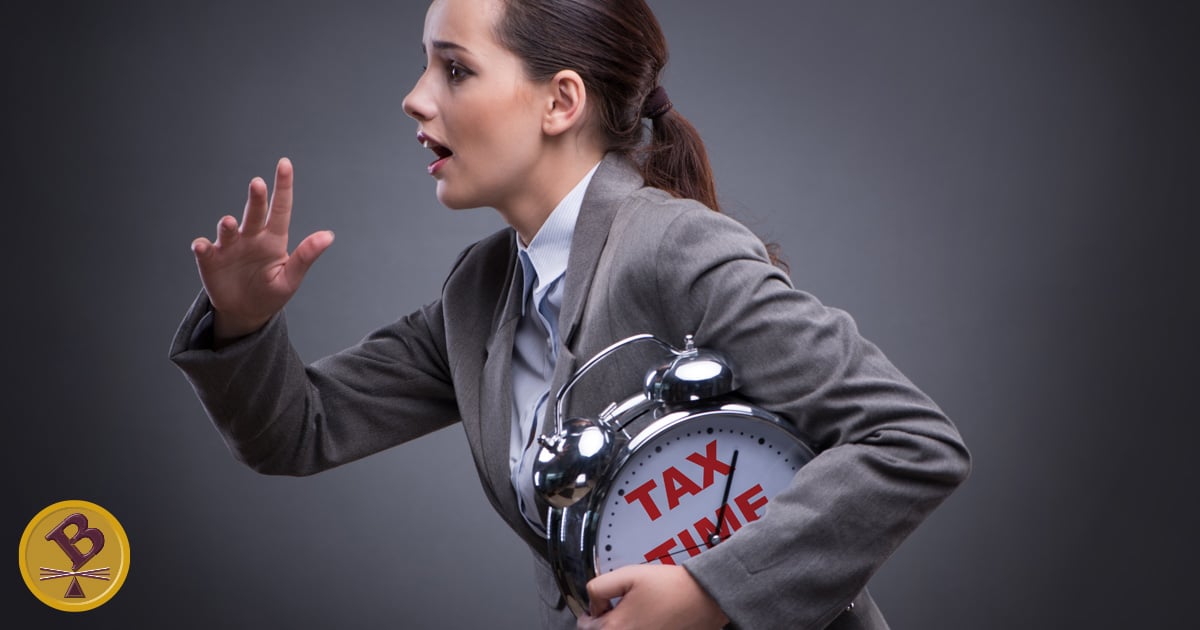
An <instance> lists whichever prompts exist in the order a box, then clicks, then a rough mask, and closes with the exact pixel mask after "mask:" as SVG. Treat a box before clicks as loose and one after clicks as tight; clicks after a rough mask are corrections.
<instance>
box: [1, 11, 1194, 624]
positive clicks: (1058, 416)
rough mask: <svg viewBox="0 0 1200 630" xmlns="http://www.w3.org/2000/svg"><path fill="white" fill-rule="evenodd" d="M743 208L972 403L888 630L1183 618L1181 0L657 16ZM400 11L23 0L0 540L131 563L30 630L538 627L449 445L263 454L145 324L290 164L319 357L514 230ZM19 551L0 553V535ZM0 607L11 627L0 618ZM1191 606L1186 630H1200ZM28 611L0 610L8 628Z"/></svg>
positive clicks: (1187, 276)
mask: <svg viewBox="0 0 1200 630" xmlns="http://www.w3.org/2000/svg"><path fill="white" fill-rule="evenodd" d="M652 4H653V6H654V8H655V9H656V11H658V13H659V16H660V18H661V20H662V22H663V25H664V27H665V29H666V32H667V35H668V39H669V41H670V43H671V45H672V51H673V61H672V63H671V65H670V67H669V71H668V74H667V78H666V86H667V88H668V89H669V91H670V94H671V97H672V99H673V100H674V102H675V103H676V105H677V107H678V109H679V111H681V112H683V113H684V114H685V115H687V116H689V117H690V118H691V119H692V120H693V121H694V122H695V124H696V126H697V127H698V128H699V129H700V131H701V133H702V134H703V136H704V137H705V139H706V140H707V142H708V146H709V149H710V152H711V155H712V159H713V162H714V167H715V169H716V173H717V177H718V183H719V192H720V196H721V198H722V200H723V201H724V203H725V204H726V206H727V208H728V209H729V210H730V211H731V212H732V213H733V214H734V215H735V216H738V217H739V218H740V219H742V220H743V221H744V222H746V223H747V224H748V225H750V226H751V227H752V228H753V229H755V230H756V231H758V232H759V233H760V234H761V235H762V236H764V237H765V238H767V239H769V240H773V241H776V242H778V243H780V244H781V245H782V246H783V250H784V254H785V257H786V258H787V260H788V261H789V262H790V263H791V267H792V270H793V276H794V278H795V280H796V282H797V284H798V285H800V286H801V287H803V288H805V289H807V290H810V291H812V292H813V293H815V294H817V295H818V296H820V297H821V298H822V299H823V300H824V301H825V302H826V303H828V304H831V305H835V306H838V307H841V308H844V309H846V310H848V311H849V312H851V313H852V314H853V315H854V316H855V317H856V319H857V321H858V323H859V324H860V327H861V329H862V330H863V331H864V333H865V334H866V335H867V336H868V337H869V338H871V339H872V340H874V341H875V342H877V343H878V344H879V345H880V346H882V347H883V348H884V350H885V351H886V352H887V353H888V354H889V356H890V357H891V358H892V359H893V360H894V361H895V363H897V364H898V365H899V366H900V367H901V369H903V370H904V371H905V372H906V373H907V374H908V375H909V376H910V377H911V378H912V379H913V380H914V381H916V383H917V384H918V385H920V386H921V387H922V388H924V389H925V390H926V391H928V392H929V393H930V394H931V395H932V396H933V397H934V398H935V399H936V400H938V401H939V402H940V403H941V404H942V406H943V407H944V408H945V409H946V410H947V412H948V413H949V414H950V415H951V417H952V418H954V419H955V420H956V422H957V423H958V426H959V428H960V429H961V430H962V433H963V435H964V436H965V438H966V440H967V442H968V444H969V446H970V447H971V449H972V451H973V453H974V455H975V462H976V463H975V470H974V474H973V476H972V478H971V479H970V480H969V481H968V482H967V484H966V485H965V486H963V487H962V489H961V490H959V492H958V493H957V494H955V495H954V496H953V497H952V498H951V499H950V500H949V501H948V502H947V503H946V504H945V505H944V506H943V507H942V508H941V510H939V511H938V512H937V513H935V514H934V515H933V517H932V518H930V519H929V520H928V521H927V523H926V524H925V525H924V526H923V527H922V528H921V529H920V530H919V531H918V532H917V533H916V534H915V535H914V536H913V537H912V538H911V539H910V540H909V541H908V542H907V543H906V544H905V545H904V546H903V547H902V548H901V549H900V550H899V552H898V553H897V554H896V555H895V556H894V557H893V558H892V560H891V561H890V562H889V563H888V564H887V565H886V566H885V567H884V569H883V570H882V571H881V572H880V574H879V575H878V576H877V577H876V579H875V580H874V581H873V583H872V589H873V591H874V593H875V594H876V596H877V598H878V599H879V601H880V603H881V605H882V606H883V608H884V610H885V611H886V612H887V614H888V616H889V619H890V620H891V622H892V624H893V626H894V627H896V628H948V629H959V628H1064V627H1079V628H1082V627H1088V628H1103V627H1108V628H1127V627H1170V626H1171V625H1172V624H1171V623H1170V620H1171V619H1172V618H1176V617H1179V616H1180V615H1181V612H1180V611H1182V610H1185V609H1186V608H1185V607H1186V605H1187V604H1186V602H1187V601H1189V597H1190V596H1191V592H1190V591H1191V590H1192V589H1190V588H1187V587H1194V586H1195V585H1196V578H1195V575H1194V571H1193V566H1194V564H1195V561H1196V560H1197V557H1196V555H1197V554H1196V548H1195V545H1194V543H1193V542H1192V541H1193V538H1194V532H1195V531H1197V529H1198V525H1200V523H1198V522H1197V517H1196V510H1195V507H1194V504H1195V502H1196V496H1197V493H1196V490H1195V487H1194V482H1195V480H1196V478H1197V476H1196V474H1195V473H1194V472H1193V461H1194V458H1192V457H1190V453H1189V450H1190V449H1189V448H1188V447H1189V446H1190V439H1191V437H1192V436H1194V435H1195V429H1194V428H1193V425H1194V424H1195V422H1196V420H1197V417H1196V416H1197V414H1196V413H1195V411H1194V410H1192V408H1191V406H1190V405H1186V404H1185V403H1188V402H1190V401H1191V400H1192V398H1193V397H1192V396H1191V391H1192V388H1193V387H1194V386H1193V381H1195V380H1196V376H1197V370H1196V368H1195V361H1194V356H1195V352H1196V338H1195V334H1194V329H1193V328H1192V325H1193V324H1194V323H1195V322H1196V319H1197V308H1196V300H1195V297H1194V293H1195V287H1196V282H1195V281H1194V280H1193V275H1194V273H1195V269H1196V268H1197V266H1196V264H1195V262H1196V261H1195V256H1194V255H1193V254H1191V253H1190V251H1191V247H1192V243H1193V242H1194V240H1195V232H1196V227H1197V226H1196V220H1195V219H1194V217H1193V213H1194V212H1195V210H1196V207H1197V204H1196V201H1197V195H1196V183H1195V182H1196V177H1197V175H1198V174H1200V168H1198V167H1200V160H1198V159H1197V150H1196V146H1197V144H1196V141H1197V125H1196V123H1195V117H1196V111H1197V109H1196V104H1197V103H1196V99H1195V90H1194V85H1195V82H1196V78H1195V77H1196V75H1195V72H1196V63H1195V62H1196V59H1197V55H1196V52H1197V51H1196V47H1195V45H1194V44H1193V43H1192V40H1194V38H1195V33H1196V32H1197V26H1198V21H1197V19H1196V12H1195V11H1194V10H1191V9H1190V7H1189V6H1188V5H1190V3H1184V2H1180V3H1167V2H1159V3H1154V2H1149V3H1147V2H1132V1H1131V2H1125V3H1097V2H1044V1H1030V2H959V1H944V2H943V1H938V2H911V3H893V2H837V3H834V2H767V1H748V2H727V1H715V0H714V1H706V2H698V1H696V0H676V1H671V0H658V1H655V2H652ZM423 13H424V3H423V2H415V1H410V0H404V1H398V0H394V1H392V2H381V1H380V2H370V1H358V2H341V3H336V4H335V3H319V2H295V1H291V2H283V1H279V2H265V1H258V2H213V1H204V2H111V3H91V2H88V3H84V2H77V3H71V2H52V1H50V2H8V3H5V4H4V8H3V9H0V24H2V26H0V29H2V35H3V38H2V40H3V42H4V43H3V47H4V60H5V68H6V72H5V77H6V81H5V90H4V92H5V94H6V97H5V99H4V105H3V107H4V114H5V115H4V117H3V129H4V147H5V152H4V153H5V157H4V165H3V166H4V168H3V191H4V194H3V201H2V202H0V203H3V206H4V214H3V216H4V227H5V230H4V236H3V244H2V245H0V256H3V258H2V260H0V273H2V274H3V287H4V309H3V315H0V317H3V320H2V326H3V327H2V330H3V331H4V333H5V339H4V349H5V352H4V357H5V359H6V360H5V361H4V365H3V370H4V372H3V376H4V378H3V383H4V385H3V387H4V389H3V397H4V401H5V411H6V413H5V414H4V415H5V423H4V424H5V429H4V433H3V444H4V446H3V448H4V453H5V455H6V456H5V457H4V458H3V460H2V464H0V466H2V468H0V473H2V477H3V479H4V481H3V483H4V494H3V498H4V505H3V507H2V508H0V509H2V510H3V513H4V521H3V530H0V534H2V536H0V538H5V539H6V540H8V544H11V545H12V546H13V547H16V546H17V542H18V540H19V538H20V535H21V532H22V530H23V528H24V526H25V524H26V523H27V521H28V520H29V519H30V518H32V517H33V515H34V514H36V513H37V512H38V511H39V510H40V509H41V508H43V507H45V506H46V505H49V504H50V503H53V502H55V501H59V500H63V499H68V498H80V499H87V500H91V501H95V502H97V503H99V504H101V505H103V506H105V507H106V508H108V509H109V510H111V511H112V512H113V513H115V514H116V516H117V517H118V518H119V519H121V521H122V522H123V524H124V526H125V528H126V530H127V531H128V533H129V536H130V538H131V545H132V550H133V556H132V570H131V574H130V577H129V580H128V582H127V583H126V584H125V586H124V589H123V590H122V591H121V592H120V593H119V594H118V595H117V596H116V597H115V598H114V599H113V600H112V601H110V602H109V603H108V604H106V605H104V606H103V607H101V608H99V609H97V610H94V611H92V612H89V613H83V614H76V615H72V614H68V613H61V612H58V611H55V610H51V609H50V608H47V607H45V606H43V605H42V604H41V603H39V602H38V601H37V600H35V599H34V598H33V597H32V596H31V595H30V594H29V593H28V591H27V590H26V588H25V586H24V585H23V584H22V582H21V578H20V577H19V574H18V571H17V567H16V563H13V565H10V570H9V572H8V576H9V577H8V579H7V581H5V582H3V588H0V598H3V602H4V605H3V610H4V611H5V612H4V614H5V615H6V616H7V617H10V618H15V619H16V620H18V621H20V622H21V627H39V628H67V627H70V628H74V627H89V628H90V627H123V626H125V625H127V624H128V625H133V626H138V627H166V626H172V627H197V628H203V627H249V626H261V627H284V626H293V627H380V626H385V625H391V626H396V627H470V626H491V627H523V626H527V625H530V624H531V623H532V620H533V614H534V605H535V600H536V596H535V595H534V594H533V591H532V587H531V584H530V575H531V568H530V560H529V559H528V554H527V552H526V551H525V550H524V549H523V548H521V545H520V543H519V542H518V540H517V539H516V537H515V536H513V535H512V534H510V533H509V532H508V531H506V530H505V529H504V528H503V527H502V524H501V521H500V519H499V518H498V517H496V516H495V515H494V514H493V513H492V512H491V510H490V507H489V506H488V504H487V501H486V500H485V499H484V497H483V496H482V493H481V491H480V489H479V487H478V481H477V479H476V474H475V472H474V470H473V467H472V464H471V460H470V456H469V454H468V452H467V447H466V442H465V440H464V439H463V437H462V434H461V431H460V430H459V429H458V428H457V427H454V428H450V429H447V430H444V431H441V432H439V433H436V434H434V435H430V436H428V437H426V438H424V439H422V440H419V441H417V442H415V443H412V444H408V445H404V446H400V447H398V448H394V449H391V450H389V451H386V452H384V453H382V454H379V455H376V456H374V457H371V458H368V459H366V460H364V461H360V462H356V463H353V464H350V465H347V466H345V467H343V468H341V469H338V470H334V471H330V472H328V473H324V474H321V475H318V476H316V477H312V478H307V479H291V478H271V477H263V476H258V475H256V474H255V473H253V472H251V471H250V470H248V469H246V468H243V467H242V466H241V465H239V464H238V463H236V462H235V461H234V460H233V458H232V457H231V456H230V455H229V453H228V452H227V451H226V449H225V447H224V445H223V444H222V442H221V440H220V438H219V437H218V435H217V433H216V432H215V431H214V430H213V429H212V428H211V427H210V426H209V423H208V420H207V419H206V418H205V416H204V413H203V411H202V410H201V408H200V405H199V404H198V403H197V401H196V400H195V398H194V397H193V395H192V392H191V390H190V389H189V387H188V385H187V383H186V382H185V381H184V379H183V378H182V377H181V375H180V374H179V373H178V372H177V371H176V370H175V368H174V367H172V366H171V364H170V363H169V362H168V361H167V357H166V354H167V345H168V342H169V340H170V338H171V335H172V333H173V332H174V329H175V326H176V324H177V322H178V321H179V319H180V317H181V316H182V315H183V312H184V310H185V308H186V306H187V305H188V303H189V301H190V300H191V299H192V297H193V296H194V294H195V292H196V290H197V288H198V287H199V282H198V279H197V276H196V273H195V269H194V266H193V262H192V258H191V254H190V252H189V249H188V244H189V242H190V241H191V240H192V239H193V238H194V237H196V236H199V235H211V234H212V233H213V230H214V226H215V223H216V221H217V219H218V218H219V217H220V216H221V215H222V214H224V213H233V214H235V215H240V209H241V206H242V203H243V199H244V190H245V185H246V182H247V181H248V180H249V178H250V177H251V176H253V175H263V176H267V177H268V179H269V176H270V173H271V168H272V167H273V165H274V163H275V160H276V159H277V158H278V157H279V156H281V155H287V156H290V157H291V158H292V159H293V160H294V162H295V165H296V173H297V182H298V190H297V205H296V215H295V225H294V232H298V233H308V232H309V231H312V230H315V229H322V228H331V229H333V230H335V231H336V232H337V235H338V239H337V243H336V244H335V245H334V246H333V248H332V249H331V250H330V251H329V252H328V253H327V254H326V255H325V257H324V258H322V260H321V261H320V263H319V264H318V265H317V266H316V267H315V268H314V270H313V272H312V273H311V275H310V276H309V278H308V280H307V281H306V283H305V286H304V287H303V289H302V290H301V292H300V294H299V295H298V296H297V297H296V299H295V300H294V301H293V302H292V304H291V305H290V306H289V314H290V321H291V325H292V331H293V333H294V343H295V345H296V346H297V348H298V349H299V351H300V352H301V354H302V355H303V356H304V357H306V358H307V359H315V358H318V357H320V356H322V355H324V354H326V353H329V352H332V351H335V350H337V349H340V348H342V347H345V346H347V345H349V344H352V343H354V342H355V341H357V340H358V339H359V338H360V337H361V336H362V335H363V334H365V333H366V332H367V331H369V330H371V329H373V328H374V327H376V326H379V325H382V324H384V323H387V322H389V321H391V320H393V319H394V318H396V317H398V316H400V315H402V314H405V313H407V312H409V311H411V310H413V309H415V308H417V307H418V306H420V305H421V304H423V303H425V302H426V301H428V300H430V299H433V298H434V297H435V296H436V295H437V292H438V290H439V287H440V286H441V282H442V279H443V277H444V275H445V273H446V272H447V271H448V269H449V265H450V263H451V262H452V261H453V259H454V256H455V255H456V253H457V252H458V251H459V250H460V249H461V248H462V247H464V246H465V245H467V244H468V243H470V242H471V241H473V240H475V239H477V238H480V237H482V236H484V235H486V234H488V233H490V232H491V231H492V230H494V229H497V228H498V227H501V223H500V221H499V219H498V217H497V216H496V215H495V213H494V212H493V211H491V210H477V211H470V212H451V211H448V210H446V209H444V208H442V207H441V206H440V205H439V204H438V203H437V201H436V199H435V198H434V195H433V183H432V182H431V181H430V180H429V178H428V176H427V175H425V173H424V165H425V163H426V162H427V161H428V160H429V155H428V152H427V151H425V150H423V149H421V148H419V147H418V146H417V145H416V143H415V142H414V141H413V133H414V129H415V125H414V123H413V122H412V121H410V120H408V119H407V118H405V116H404V115H403V112H402V111H401V105H400V104H401V99H402V97H403V96H404V94H405V93H406V92H407V90H408V88H409V87H410V86H411V84H412V82H413V81H414V80H415V78H416V77H417V75H418V73H419V71H420V67H421V65H422V62H423V60H422V58H421V54H420V46H419V41H420V35H421V28H422V19H423ZM10 549H11V547H10ZM6 625H7V622H6ZM1185 625H1186V624H1185ZM9 627H15V626H9Z"/></svg>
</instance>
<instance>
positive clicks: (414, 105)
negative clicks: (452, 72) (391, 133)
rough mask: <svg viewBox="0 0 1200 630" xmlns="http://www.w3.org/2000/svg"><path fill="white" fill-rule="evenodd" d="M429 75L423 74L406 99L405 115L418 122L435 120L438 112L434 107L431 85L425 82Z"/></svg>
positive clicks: (404, 105)
mask: <svg viewBox="0 0 1200 630" xmlns="http://www.w3.org/2000/svg"><path fill="white" fill-rule="evenodd" d="M428 74H429V73H428V72H425V73H422V74H421V76H420V77H419V78H418V79H417V84H416V85H414V86H413V88H412V90H410V91H409V93H408V95H407V96H405V97H404V103H403V107H404V113H405V114H408V116H409V118H412V119H414V120H417V121H426V120H429V119H431V118H433V116H434V112H435V111H436V110H435V108H434V105H433V97H432V95H431V94H430V90H429V84H428V82H427V81H426V80H425V77H426V76H427V75H428Z"/></svg>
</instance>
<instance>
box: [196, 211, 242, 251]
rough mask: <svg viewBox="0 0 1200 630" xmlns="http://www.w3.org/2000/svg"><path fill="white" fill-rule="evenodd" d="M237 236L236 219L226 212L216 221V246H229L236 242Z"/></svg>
mask: <svg viewBox="0 0 1200 630" xmlns="http://www.w3.org/2000/svg"><path fill="white" fill-rule="evenodd" d="M238 237H239V234H238V224H237V219H234V218H233V217H231V216H229V215H228V214H227V215H225V216H223V217H221V220H220V221H217V242H216V246H217V247H229V246H230V245H233V244H234V243H236V242H237V240H238ZM193 242H195V241H193Z"/></svg>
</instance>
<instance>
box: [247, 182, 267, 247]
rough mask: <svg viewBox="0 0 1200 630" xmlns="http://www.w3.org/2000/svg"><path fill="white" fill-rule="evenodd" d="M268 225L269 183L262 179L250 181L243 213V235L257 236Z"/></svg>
mask: <svg viewBox="0 0 1200 630" xmlns="http://www.w3.org/2000/svg"><path fill="white" fill-rule="evenodd" d="M266 223H267V183H266V182H264V181H263V179H262V178H261V177H255V178H254V179H252V180H250V190H249V191H248V192H247V193H246V209H245V210H244V211H243V212H242V233H243V234H248V235H250V234H257V233H258V232H259V231H261V230H262V229H263V227H264V226H266Z"/></svg>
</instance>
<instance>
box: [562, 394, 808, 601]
mask: <svg viewBox="0 0 1200 630" xmlns="http://www.w3.org/2000/svg"><path fill="white" fill-rule="evenodd" d="M644 401H645V398H644V397H641V398H640V399H638V398H635V399H630V400H629V401H626V403H625V404H622V405H620V406H618V407H616V408H615V411H613V412H610V413H611V414H612V421H613V422H614V423H615V424H616V425H617V426H621V427H624V426H628V425H630V424H644V425H645V427H644V428H643V429H642V430H641V431H639V432H638V433H637V434H636V435H634V436H629V435H628V434H627V433H625V432H624V431H621V432H618V433H617V434H616V435H617V437H616V438H615V442H614V444H613V447H614V448H615V449H616V450H615V453H616V455H615V457H614V459H613V460H612V464H611V466H609V467H608V469H607V470H606V471H605V472H604V473H603V475H602V478H601V481H600V482H599V483H598V484H596V488H595V490H594V491H592V492H591V493H590V494H589V495H588V496H587V498H586V499H585V500H580V501H578V502H577V503H575V504H573V505H570V506H568V507H565V508H553V509H551V510H550V514H549V522H548V526H549V527H548V530H549V551H550V558H551V563H552V566H553V568H554V570H555V574H556V576H557V578H558V580H559V586H560V588H561V590H562V592H563V594H564V596H565V597H566V599H567V603H568V604H569V605H570V607H571V609H572V610H573V611H574V612H575V614H576V615H579V614H581V613H583V612H586V611H587V608H588V602H587V589H586V585H587V582H588V581H589V580H591V579H592V578H594V577H596V576H597V575H601V574H603V573H607V572H610V571H613V570H615V569H617V568H620V567H623V566H626V565H631V564H643V563H657V564H680V563H682V562H683V561H685V560H686V559H687V558H690V557H693V556H697V555H700V554H701V553H703V552H705V551H707V550H708V549H711V548H713V547H715V546H717V545H719V544H721V543H722V542H723V541H724V540H727V539H728V538H730V537H731V536H736V535H737V532H738V530H740V529H741V528H742V527H745V526H747V525H749V524H751V523H753V522H754V521H757V520H758V519H760V518H762V516H763V515H764V514H766V513H767V512H768V511H769V510H770V507H771V500H772V498H773V497H774V496H775V495H776V494H777V493H778V492H780V491H781V490H783V489H784V488H785V487H787V486H788V485H789V484H790V483H791V482H792V479H793V478H794V477H795V475H796V472H797V471H798V470H799V469H800V467H801V466H803V465H804V464H805V463H807V462H808V461H809V460H811V459H812V457H813V453H812V451H811V450H810V449H809V447H808V446H807V445H806V444H805V443H804V441H803V440H802V439H801V438H800V436H799V435H798V434H797V432H796V431H795V429H794V427H793V426H792V425H790V424H788V423H786V422H784V421H783V420H781V419H780V418H778V417H777V416H775V415H773V414H771V413H769V412H767V411H765V410H763V409H760V408H758V407H754V406H752V405H747V404H745V403H744V402H740V401H738V400H737V399H736V398H732V397H728V396H722V397H717V398H712V399H706V400H698V401H694V402H690V403H687V404H684V405H670V406H667V405H662V406H657V407H653V408H649V409H647V406H646V405H645V402H644ZM735 458H736V459H735Z"/></svg>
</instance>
